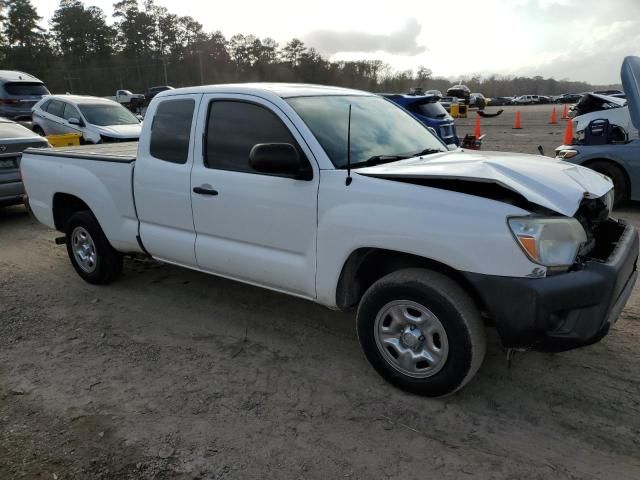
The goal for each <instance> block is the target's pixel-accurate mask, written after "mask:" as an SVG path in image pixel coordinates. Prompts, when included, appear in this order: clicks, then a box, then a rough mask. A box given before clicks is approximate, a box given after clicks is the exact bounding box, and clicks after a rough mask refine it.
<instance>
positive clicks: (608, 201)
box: [602, 188, 616, 216]
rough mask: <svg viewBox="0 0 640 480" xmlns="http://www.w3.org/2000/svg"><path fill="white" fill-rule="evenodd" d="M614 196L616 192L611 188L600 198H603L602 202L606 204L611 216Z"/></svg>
mask: <svg viewBox="0 0 640 480" xmlns="http://www.w3.org/2000/svg"><path fill="white" fill-rule="evenodd" d="M615 198H616V192H615V190H614V189H613V188H612V189H611V190H609V193H607V194H606V195H605V196H604V197H602V199H603V200H604V204H605V205H606V206H607V210H609V216H611V212H613V201H614V200H615Z"/></svg>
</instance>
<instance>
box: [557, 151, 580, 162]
mask: <svg viewBox="0 0 640 480" xmlns="http://www.w3.org/2000/svg"><path fill="white" fill-rule="evenodd" d="M576 155H578V151H577V150H560V151H559V152H558V158H560V159H561V160H568V159H570V158H573V157H575V156H576Z"/></svg>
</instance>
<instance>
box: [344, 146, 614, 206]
mask: <svg viewBox="0 0 640 480" xmlns="http://www.w3.org/2000/svg"><path fill="white" fill-rule="evenodd" d="M355 172H357V173H359V174H361V175H367V176H371V177H382V178H389V179H390V180H392V179H393V178H394V177H397V178H403V179H411V178H416V179H417V178H426V179H429V178H433V179H447V180H467V181H469V180H471V181H478V182H493V183H497V184H499V185H501V186H502V187H505V188H508V189H510V190H513V191H515V192H517V193H519V194H520V195H522V196H523V197H525V198H526V199H527V200H528V201H530V202H532V203H535V204H537V205H540V206H542V207H545V208H548V209H550V210H553V211H555V212H558V213H560V214H562V215H566V216H569V217H570V216H573V214H574V213H575V212H576V210H578V207H579V206H580V202H581V201H582V199H583V198H584V197H589V198H597V197H601V196H603V195H604V194H606V193H607V192H608V191H609V190H611V188H612V187H613V184H612V182H611V181H610V180H609V179H608V178H607V177H605V176H604V175H601V174H599V173H597V172H594V171H593V170H591V169H588V168H586V167H581V166H579V165H573V164H571V163H567V162H563V161H560V160H556V159H554V158H550V157H543V156H540V155H527V154H520V153H505V152H466V151H462V150H458V151H453V152H444V153H437V154H432V155H427V156H424V157H416V158H410V159H407V160H401V161H398V162H393V163H388V164H385V165H378V166H374V167H365V168H359V169H357V170H355Z"/></svg>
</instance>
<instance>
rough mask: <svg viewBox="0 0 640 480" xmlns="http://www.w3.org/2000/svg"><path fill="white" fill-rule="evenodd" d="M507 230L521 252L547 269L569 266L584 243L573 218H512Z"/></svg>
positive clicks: (580, 229)
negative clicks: (509, 230) (511, 234)
mask: <svg viewBox="0 0 640 480" xmlns="http://www.w3.org/2000/svg"><path fill="white" fill-rule="evenodd" d="M509 228H511V231H512V232H513V235H514V237H515V238H516V240H517V241H518V244H519V245H520V247H521V248H522V250H523V251H524V253H525V254H526V255H527V256H528V257H529V258H530V259H531V260H532V261H534V262H536V263H539V264H540V265H544V266H546V267H564V266H569V265H571V264H572V263H573V262H574V261H575V259H576V255H577V254H578V250H579V249H580V246H581V245H582V244H583V243H585V242H586V241H587V235H586V234H585V232H584V228H582V225H580V222H578V221H577V220H576V219H575V218H544V217H512V218H510V219H509Z"/></svg>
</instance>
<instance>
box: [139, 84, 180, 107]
mask: <svg viewBox="0 0 640 480" xmlns="http://www.w3.org/2000/svg"><path fill="white" fill-rule="evenodd" d="M167 90H173V87H170V86H169V85H163V86H160V87H151V88H150V89H149V90H147V93H145V95H144V98H145V100H146V101H147V103H149V102H150V101H151V100H153V97H155V96H156V95H157V94H159V93H160V92H166V91H167Z"/></svg>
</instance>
